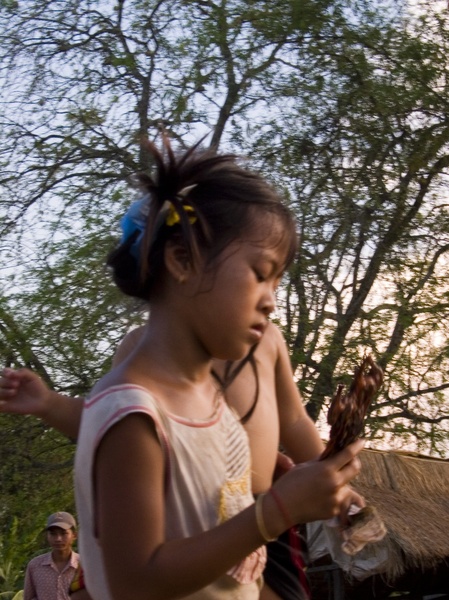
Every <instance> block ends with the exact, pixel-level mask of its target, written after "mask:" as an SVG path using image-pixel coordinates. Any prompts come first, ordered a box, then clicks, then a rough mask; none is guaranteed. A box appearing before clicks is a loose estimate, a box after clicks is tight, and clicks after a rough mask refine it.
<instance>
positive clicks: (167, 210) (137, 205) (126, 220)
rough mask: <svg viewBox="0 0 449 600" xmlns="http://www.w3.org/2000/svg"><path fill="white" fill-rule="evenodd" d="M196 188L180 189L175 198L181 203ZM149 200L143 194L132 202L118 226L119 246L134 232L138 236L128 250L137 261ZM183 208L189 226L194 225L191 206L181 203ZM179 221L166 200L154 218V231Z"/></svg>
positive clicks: (194, 217)
mask: <svg viewBox="0 0 449 600" xmlns="http://www.w3.org/2000/svg"><path fill="white" fill-rule="evenodd" d="M196 186H197V184H196V183H194V184H193V185H188V186H186V187H184V188H182V190H180V191H179V192H178V193H177V194H176V196H177V197H178V198H179V199H180V200H181V201H183V200H184V198H185V197H186V196H187V194H188V193H189V192H190V191H191V190H193V188H195V187H196ZM150 198H151V197H150V195H149V194H145V196H143V197H142V198H140V199H139V200H136V202H133V203H132V204H131V206H130V207H129V209H128V211H127V212H126V213H125V214H124V215H123V217H122V219H121V221H120V226H121V228H122V239H121V241H120V244H124V243H125V242H126V241H127V240H129V238H130V237H131V236H134V235H135V234H136V232H137V234H138V235H136V236H135V240H134V242H133V243H132V245H131V247H130V250H129V251H130V253H131V255H132V256H133V257H134V258H135V259H136V260H137V261H139V260H140V244H141V243H142V239H143V234H144V231H145V228H146V226H147V221H148V215H149V212H150ZM183 208H184V210H185V212H186V213H188V217H189V222H190V223H191V224H193V223H195V221H196V216H195V209H194V208H193V206H191V205H190V204H187V203H184V202H183ZM180 220H181V219H180V216H179V213H178V211H177V209H176V208H175V206H174V205H173V203H172V202H171V201H170V200H166V201H165V202H164V203H163V205H162V207H161V209H160V211H159V214H158V216H157V218H156V224H155V231H158V230H159V229H160V227H161V226H162V225H163V224H165V225H167V226H169V227H171V226H173V225H175V224H176V223H179V222H180Z"/></svg>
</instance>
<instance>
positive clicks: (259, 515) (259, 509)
mask: <svg viewBox="0 0 449 600" xmlns="http://www.w3.org/2000/svg"><path fill="white" fill-rule="evenodd" d="M265 496H266V494H265V493H264V494H259V495H258V496H257V500H256V523H257V529H258V530H259V533H260V535H261V536H262V537H263V539H264V540H265V541H266V542H274V540H276V539H277V538H276V537H271V536H270V534H269V533H268V531H267V528H266V525H265V519H264V518H263V499H264V498H265Z"/></svg>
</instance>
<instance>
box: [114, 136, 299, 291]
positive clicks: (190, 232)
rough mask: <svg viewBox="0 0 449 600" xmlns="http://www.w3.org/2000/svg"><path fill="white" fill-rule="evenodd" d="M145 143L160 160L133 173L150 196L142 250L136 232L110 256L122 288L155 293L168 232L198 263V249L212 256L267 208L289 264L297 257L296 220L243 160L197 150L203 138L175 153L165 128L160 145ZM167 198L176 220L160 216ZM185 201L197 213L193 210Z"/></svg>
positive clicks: (136, 182)
mask: <svg viewBox="0 0 449 600" xmlns="http://www.w3.org/2000/svg"><path fill="white" fill-rule="evenodd" d="M143 145H144V148H145V149H146V150H147V151H148V153H149V154H150V156H151V157H152V159H153V161H154V163H155V172H154V174H152V175H149V174H145V173H141V174H138V175H136V176H135V178H134V185H135V187H137V188H138V189H139V190H140V191H141V192H142V195H144V194H147V195H149V197H150V200H149V214H148V217H147V221H146V227H145V231H144V233H143V236H142V240H141V242H140V247H139V256H138V257H137V258H136V256H135V253H133V252H132V251H131V249H132V246H133V244H135V242H136V238H137V237H138V235H139V234H138V232H136V233H135V234H133V235H132V236H130V237H129V238H128V239H126V240H124V241H123V242H122V243H121V244H120V246H119V247H118V248H117V249H116V250H114V251H113V252H112V253H111V254H110V255H109V257H108V265H109V266H110V267H112V271H113V277H114V280H115V282H116V284H117V285H118V287H119V288H120V289H121V290H122V291H123V292H124V293H126V294H128V295H130V296H134V297H137V298H141V299H143V300H149V299H150V297H151V293H152V291H153V287H154V284H155V283H156V282H157V281H158V279H159V276H160V274H161V272H162V269H163V265H164V260H163V259H164V246H165V243H166V242H167V240H168V239H170V238H172V237H175V236H176V237H177V239H178V240H179V241H181V242H182V243H183V244H184V246H185V248H186V252H187V253H188V256H189V258H190V260H191V261H193V262H195V260H196V258H197V257H198V256H199V253H201V254H202V255H203V256H204V257H205V258H206V260H207V261H212V260H213V259H214V258H216V257H217V256H218V255H219V254H220V253H221V252H222V250H224V248H226V247H227V246H228V245H229V244H230V243H231V242H233V241H234V240H236V239H239V238H241V237H243V235H244V234H245V232H247V231H249V230H250V229H251V226H252V225H253V224H254V222H256V223H257V218H258V216H259V215H260V214H261V213H262V212H263V213H265V215H267V214H271V215H273V217H275V219H274V220H275V221H276V223H279V221H280V223H281V228H282V229H281V231H282V243H283V244H284V243H285V244H286V248H287V251H286V259H285V267H287V266H288V265H289V264H290V263H291V262H292V260H293V258H294V255H295V252H296V231H295V222H294V219H293V217H292V215H291V213H290V211H289V210H288V209H287V207H286V206H284V205H283V203H282V201H281V199H280V197H279V195H278V194H277V193H276V192H275V190H274V189H273V188H272V187H271V186H270V185H269V184H268V183H267V182H266V181H265V180H264V179H263V178H262V177H261V176H260V175H258V174H257V173H253V172H250V171H248V170H246V169H244V168H242V167H241V166H239V165H238V164H237V159H236V157H235V156H234V155H230V154H224V155H218V154H216V153H215V152H213V151H211V150H200V148H199V144H197V145H195V146H193V147H192V148H191V149H190V150H188V151H187V152H185V153H183V154H180V155H177V154H175V153H174V152H173V150H172V148H171V145H170V142H169V140H168V138H167V136H166V135H163V146H162V151H160V150H158V148H157V147H156V146H155V144H153V143H152V142H150V141H146V142H144V144H143ZM190 186H192V188H191V189H189V187H190ZM185 188H187V189H188V190H189V191H188V192H187V195H186V197H185V198H184V197H181V195H180V192H181V191H182V190H185ZM167 201H169V202H171V204H172V205H173V207H174V210H175V211H176V213H177V215H178V216H179V222H178V223H176V224H175V225H172V226H169V225H167V223H166V221H165V218H164V219H161V215H163V212H164V207H165V206H166V203H167ZM186 205H188V206H189V207H192V209H193V212H188V211H187V210H186V208H185V207H186ZM189 210H190V209H189ZM192 214H194V216H195V219H192ZM193 221H194V222H193ZM280 237H281V236H280ZM261 241H262V240H261ZM279 241H281V239H280V240H279Z"/></svg>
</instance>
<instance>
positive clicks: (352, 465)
mask: <svg viewBox="0 0 449 600" xmlns="http://www.w3.org/2000/svg"><path fill="white" fill-rule="evenodd" d="M363 445H364V444H363V441H362V440H358V441H356V442H354V443H353V444H350V445H349V446H347V447H346V448H345V449H344V450H342V451H341V452H338V453H337V454H335V455H334V456H332V457H330V458H328V459H325V460H322V461H320V460H316V461H309V462H307V463H303V464H300V465H296V466H295V467H293V468H292V469H290V471H289V472H288V473H286V474H285V475H284V476H282V477H281V478H280V479H279V480H278V481H277V482H276V484H275V485H274V486H273V487H274V489H275V490H276V492H277V495H278V496H279V497H280V498H281V499H282V502H283V504H284V506H285V512H286V514H288V515H289V516H290V518H291V521H292V523H291V524H292V525H293V524H298V523H308V522H311V521H320V520H326V519H330V518H332V517H334V516H336V515H339V514H340V512H341V511H342V510H343V507H345V506H347V505H346V502H347V499H348V485H347V484H348V483H349V482H350V481H351V479H353V478H354V477H355V476H356V475H357V474H358V473H359V471H360V461H359V459H358V458H357V454H358V453H359V452H360V451H361V450H362V448H363ZM267 500H268V498H267ZM275 510H276V508H274V507H273V503H271V511H270V513H271V514H272V515H273V516H274V515H275V512H274V511H275ZM278 513H279V511H278ZM267 516H268V515H267ZM278 523H279V521H278Z"/></svg>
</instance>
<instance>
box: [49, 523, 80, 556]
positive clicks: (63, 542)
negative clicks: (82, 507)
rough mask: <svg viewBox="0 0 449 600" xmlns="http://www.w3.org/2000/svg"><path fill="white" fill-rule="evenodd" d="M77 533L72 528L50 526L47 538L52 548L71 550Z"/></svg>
mask: <svg viewBox="0 0 449 600" xmlns="http://www.w3.org/2000/svg"><path fill="white" fill-rule="evenodd" d="M75 539H76V534H75V532H74V531H73V530H72V529H62V527H49V528H48V529H47V540H48V543H49V545H50V546H51V548H52V550H58V551H59V552H61V551H64V550H66V551H67V550H70V549H71V547H72V544H73V542H74V541H75Z"/></svg>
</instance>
